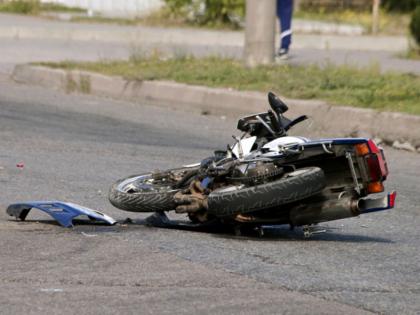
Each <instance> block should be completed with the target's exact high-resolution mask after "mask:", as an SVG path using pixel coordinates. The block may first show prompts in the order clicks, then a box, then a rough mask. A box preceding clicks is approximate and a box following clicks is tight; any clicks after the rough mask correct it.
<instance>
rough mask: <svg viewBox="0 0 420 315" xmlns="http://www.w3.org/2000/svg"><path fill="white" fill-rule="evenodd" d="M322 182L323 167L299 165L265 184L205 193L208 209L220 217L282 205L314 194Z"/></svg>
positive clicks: (323, 184)
mask: <svg viewBox="0 0 420 315" xmlns="http://www.w3.org/2000/svg"><path fill="white" fill-rule="evenodd" d="M325 185H326V181H325V176H324V172H323V171H322V169H320V168H318V167H308V168H302V169H298V170H296V171H294V172H291V173H288V174H286V175H285V176H284V177H282V178H281V179H278V180H275V181H272V182H268V183H265V184H261V185H256V186H251V187H240V186H238V187H235V186H233V187H231V188H230V189H231V190H229V188H228V189H226V188H224V189H219V190H215V191H213V192H212V193H210V195H209V197H208V205H209V210H208V211H209V213H210V214H213V215H215V216H218V217H222V216H231V215H236V214H244V213H249V212H253V211H258V210H262V209H267V208H271V207H276V206H281V205H284V204H288V203H291V202H295V201H299V200H302V199H305V198H308V197H311V196H313V195H316V194H318V193H320V192H321V191H322V190H323V189H324V188H325Z"/></svg>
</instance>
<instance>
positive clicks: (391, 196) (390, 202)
mask: <svg viewBox="0 0 420 315" xmlns="http://www.w3.org/2000/svg"><path fill="white" fill-rule="evenodd" d="M396 197H397V192H396V191H393V192H392V193H391V194H389V195H388V206H389V207H390V208H394V205H395V198H396Z"/></svg>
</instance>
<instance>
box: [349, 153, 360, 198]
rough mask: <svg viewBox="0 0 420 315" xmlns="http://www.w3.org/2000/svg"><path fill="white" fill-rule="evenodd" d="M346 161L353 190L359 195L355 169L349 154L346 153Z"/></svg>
mask: <svg viewBox="0 0 420 315" xmlns="http://www.w3.org/2000/svg"><path fill="white" fill-rule="evenodd" d="M346 159H347V161H348V162H349V167H350V172H351V177H352V178H353V183H354V190H356V192H357V193H358V194H359V195H360V185H359V180H358V179H357V174H356V169H355V168H354V162H353V158H352V157H351V153H350V152H346Z"/></svg>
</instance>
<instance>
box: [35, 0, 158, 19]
mask: <svg viewBox="0 0 420 315" xmlns="http://www.w3.org/2000/svg"><path fill="white" fill-rule="evenodd" d="M41 2H54V3H60V4H64V5H67V6H72V7H80V8H84V9H87V10H90V11H91V12H98V13H100V14H102V15H105V16H125V17H127V16H142V15H147V14H148V13H150V12H151V11H153V10H156V9H159V8H160V7H161V6H162V5H163V3H164V1H163V0H41Z"/></svg>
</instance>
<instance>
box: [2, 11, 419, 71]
mask: <svg viewBox="0 0 420 315" xmlns="http://www.w3.org/2000/svg"><path fill="white" fill-rule="evenodd" d="M0 39H1V40H0V71H1V70H2V69H7V71H10V69H11V67H12V65H13V64H17V63H22V62H29V61H52V60H54V61H57V60H63V59H73V60H97V59H121V58H124V59H125V58H128V57H129V56H130V54H132V53H133V52H140V53H147V52H149V51H152V50H158V51H160V52H163V53H167V54H170V55H175V56H180V55H195V56H208V55H213V56H214V55H217V56H221V57H232V58H241V57H242V54H243V43H244V35H243V32H240V31H214V30H203V29H192V28H159V27H146V26H120V25H113V24H93V23H92V24H89V23H73V22H65V21H55V20H47V19H43V18H37V17H28V16H19V15H9V14H0ZM407 47H408V39H407V38H404V37H398V36H379V37H375V36H364V35H358V36H356V35H354V36H353V35H352V36H339V35H309V34H297V35H295V36H294V37H293V45H292V51H291V54H292V56H291V57H292V58H291V59H290V63H292V64H313V63H316V64H321V65H322V64H325V63H327V62H328V63H335V64H352V65H356V66H359V67H365V66H369V65H372V64H377V65H378V66H379V67H380V68H381V69H382V71H388V70H391V71H399V72H406V73H415V74H420V61H413V60H405V59H399V58H397V57H396V55H397V54H398V53H399V52H402V51H405V50H406V49H407ZM1 63H2V64H1ZM3 71H6V70H3Z"/></svg>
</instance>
